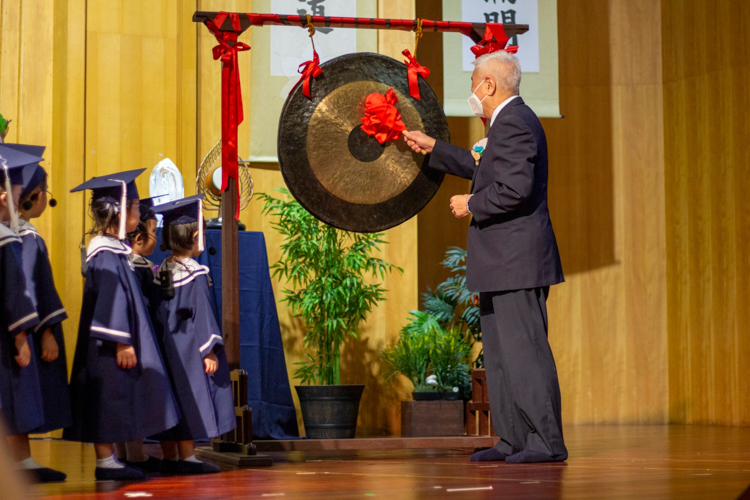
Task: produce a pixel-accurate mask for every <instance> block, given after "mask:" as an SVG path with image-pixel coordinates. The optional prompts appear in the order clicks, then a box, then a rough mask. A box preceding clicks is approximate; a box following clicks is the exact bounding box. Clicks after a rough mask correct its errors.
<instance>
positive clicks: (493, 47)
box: [471, 23, 518, 58]
mask: <svg viewBox="0 0 750 500" xmlns="http://www.w3.org/2000/svg"><path fill="white" fill-rule="evenodd" d="M507 44H508V35H506V34H505V28H503V25H502V24H495V23H488V24H487V28H486V29H485V30H484V37H483V38H482V40H481V41H480V42H479V43H478V44H477V45H474V46H473V47H472V48H471V51H472V52H473V53H474V57H475V58H477V57H480V56H483V55H485V54H490V53H492V52H499V51H501V50H504V51H505V52H508V53H511V54H515V53H516V52H518V45H513V46H511V47H506V45H507Z"/></svg>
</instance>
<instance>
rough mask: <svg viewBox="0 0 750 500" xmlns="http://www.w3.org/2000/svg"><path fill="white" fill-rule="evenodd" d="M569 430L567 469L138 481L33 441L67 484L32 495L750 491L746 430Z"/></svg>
mask: <svg viewBox="0 0 750 500" xmlns="http://www.w3.org/2000/svg"><path fill="white" fill-rule="evenodd" d="M565 433H566V435H565V437H566V442H567V445H568V450H569V453H570V458H569V460H568V462H567V463H562V464H540V465H509V464H506V463H504V462H500V463H472V462H469V454H470V451H469V450H380V451H369V452H365V451H358V452H356V451H347V450H344V451H317V452H301V451H293V452H271V453H269V454H270V455H272V456H273V458H274V460H275V463H274V465H273V466H272V467H266V468H257V469H249V470H234V471H229V470H228V471H225V472H222V473H221V474H215V475H211V476H198V477H196V476H193V477H176V478H175V477H172V478H159V477H155V478H152V479H150V480H148V481H144V482H139V483H115V482H101V483H97V482H95V481H94V480H93V475H94V467H95V461H94V452H93V448H92V447H91V446H89V445H80V444H77V443H66V442H61V441H50V440H44V441H34V442H33V443H32V450H33V454H34V457H35V458H36V460H37V461H38V462H39V463H42V464H46V465H50V466H52V467H54V468H57V469H60V470H63V471H64V472H66V473H67V474H68V481H67V482H66V483H61V484H50V485H36V486H32V487H31V488H30V491H29V492H30V494H31V495H33V496H35V497H38V498H76V499H78V498H87V499H89V498H90V499H93V498H102V499H126V498H196V499H204V498H205V499H214V498H215V499H219V498H221V499H227V498H258V499H266V498H284V499H296V498H305V499H326V500H327V499H356V498H363V499H364V498H386V499H388V500H403V499H421V498H430V499H438V498H452V499H464V498H478V499H479V498H481V499H484V498H501V497H502V498H546V499H549V498H592V499H594V498H595V499H602V498H638V499H645V498H707V499H708V498H710V499H721V498H737V497H738V496H739V495H741V494H742V492H743V491H744V490H746V489H747V488H748V486H750V428H738V427H703V426H572V427H567V428H566V429H565ZM153 449H155V448H149V451H151V450H153ZM0 488H1V486H0ZM1 497H2V492H1V491H0V498H1Z"/></svg>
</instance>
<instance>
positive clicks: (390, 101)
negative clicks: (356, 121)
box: [362, 87, 406, 144]
mask: <svg viewBox="0 0 750 500" xmlns="http://www.w3.org/2000/svg"><path fill="white" fill-rule="evenodd" d="M397 102H398V97H397V96H396V92H394V90H393V87H391V88H389V89H388V91H387V92H386V93H385V95H383V94H379V93H378V92H374V93H372V94H370V95H368V96H367V100H366V101H365V116H363V117H362V130H364V132H365V133H366V134H367V135H369V136H371V137H374V138H375V139H377V141H378V142H379V143H380V144H383V143H384V142H385V141H395V140H399V139H401V132H402V131H404V130H406V125H404V122H403V121H402V120H401V113H400V112H399V110H398V108H396V103H397Z"/></svg>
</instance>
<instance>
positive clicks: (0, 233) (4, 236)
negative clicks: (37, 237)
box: [0, 224, 21, 247]
mask: <svg viewBox="0 0 750 500" xmlns="http://www.w3.org/2000/svg"><path fill="white" fill-rule="evenodd" d="M12 242H18V243H20V242H21V238H19V237H18V235H17V234H16V233H14V232H13V231H11V230H10V228H9V227H7V226H6V225H5V224H0V247H1V246H3V245H7V244H8V243H12Z"/></svg>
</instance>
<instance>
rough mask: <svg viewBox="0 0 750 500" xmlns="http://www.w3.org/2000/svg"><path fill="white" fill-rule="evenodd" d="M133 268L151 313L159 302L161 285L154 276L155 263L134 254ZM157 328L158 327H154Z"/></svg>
mask: <svg viewBox="0 0 750 500" xmlns="http://www.w3.org/2000/svg"><path fill="white" fill-rule="evenodd" d="M133 267H134V268H135V277H136V279H137V280H138V284H139V285H140V286H141V292H143V297H144V298H145V299H146V304H147V305H148V308H149V310H150V311H151V310H152V308H153V307H155V306H156V305H157V304H158V301H159V285H158V281H155V280H156V274H154V263H153V262H151V261H150V260H148V259H147V258H146V257H144V256H142V255H137V254H135V253H134V254H133ZM154 326H156V325H154Z"/></svg>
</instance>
